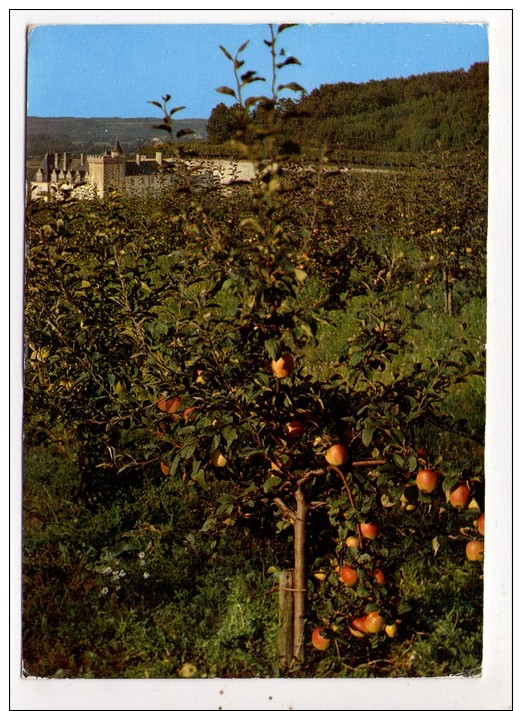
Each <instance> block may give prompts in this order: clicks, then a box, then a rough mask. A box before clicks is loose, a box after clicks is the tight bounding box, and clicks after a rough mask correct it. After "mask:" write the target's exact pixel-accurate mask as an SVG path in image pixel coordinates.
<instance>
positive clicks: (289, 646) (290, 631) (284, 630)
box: [277, 570, 294, 669]
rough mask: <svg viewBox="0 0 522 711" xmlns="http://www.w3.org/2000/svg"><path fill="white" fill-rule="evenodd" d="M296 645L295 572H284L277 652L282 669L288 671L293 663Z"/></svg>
mask: <svg viewBox="0 0 522 711" xmlns="http://www.w3.org/2000/svg"><path fill="white" fill-rule="evenodd" d="M293 645H294V594H293V572H292V571H291V570H282V571H281V574H280V576H279V628H278V630H277V651H278V654H279V667H280V669H287V668H288V667H289V666H290V665H291V663H292V656H293Z"/></svg>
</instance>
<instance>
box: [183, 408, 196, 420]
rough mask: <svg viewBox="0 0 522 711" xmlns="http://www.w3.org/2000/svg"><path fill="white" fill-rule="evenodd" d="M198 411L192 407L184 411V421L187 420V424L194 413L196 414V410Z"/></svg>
mask: <svg viewBox="0 0 522 711" xmlns="http://www.w3.org/2000/svg"><path fill="white" fill-rule="evenodd" d="M197 409H198V408H197V407H195V406H192V407H186V408H185V409H184V410H183V419H184V420H185V422H187V421H188V420H189V418H190V416H191V415H192V413H193V412H194V410H197Z"/></svg>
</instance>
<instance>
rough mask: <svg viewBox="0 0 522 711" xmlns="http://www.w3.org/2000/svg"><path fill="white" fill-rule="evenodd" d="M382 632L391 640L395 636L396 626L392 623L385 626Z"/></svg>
mask: <svg viewBox="0 0 522 711" xmlns="http://www.w3.org/2000/svg"><path fill="white" fill-rule="evenodd" d="M384 632H385V634H386V636H387V637H389V638H390V639H393V638H394V637H395V635H396V634H397V624H396V623H395V622H393V623H392V624H391V625H385V627H384Z"/></svg>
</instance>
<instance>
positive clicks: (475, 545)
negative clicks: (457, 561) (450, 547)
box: [466, 541, 484, 560]
mask: <svg viewBox="0 0 522 711" xmlns="http://www.w3.org/2000/svg"><path fill="white" fill-rule="evenodd" d="M466 558H467V559H468V560H483V558H484V542H483V541H469V542H468V543H467V545H466Z"/></svg>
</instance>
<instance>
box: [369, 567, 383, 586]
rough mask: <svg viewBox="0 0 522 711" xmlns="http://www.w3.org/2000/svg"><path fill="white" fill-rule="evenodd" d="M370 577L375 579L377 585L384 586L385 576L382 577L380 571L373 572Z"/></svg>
mask: <svg viewBox="0 0 522 711" xmlns="http://www.w3.org/2000/svg"><path fill="white" fill-rule="evenodd" d="M370 575H371V576H372V578H374V579H375V582H376V583H377V585H384V583H385V582H386V576H385V575H384V573H383V572H382V570H379V568H377V569H376V570H373V571H372V572H371V573H370Z"/></svg>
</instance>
